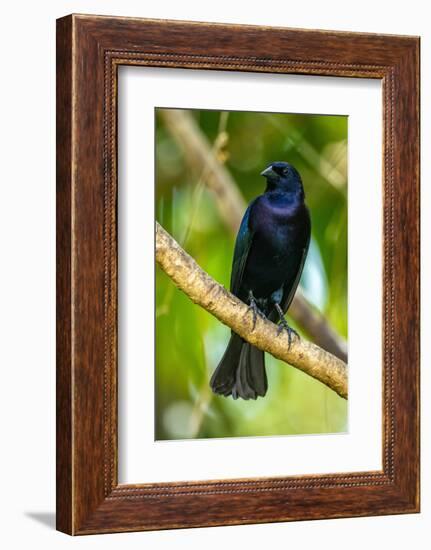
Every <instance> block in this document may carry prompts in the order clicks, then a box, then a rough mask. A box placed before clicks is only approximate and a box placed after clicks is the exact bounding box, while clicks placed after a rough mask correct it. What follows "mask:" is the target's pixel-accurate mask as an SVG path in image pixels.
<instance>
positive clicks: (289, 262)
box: [210, 162, 311, 399]
mask: <svg viewBox="0 0 431 550" xmlns="http://www.w3.org/2000/svg"><path fill="white" fill-rule="evenodd" d="M261 175H262V176H264V177H265V178H266V180H267V186H266V189H265V192H264V193H263V194H262V195H259V196H258V197H257V198H256V199H254V200H253V201H252V202H251V203H250V205H249V207H248V208H247V210H246V212H245V214H244V217H243V219H242V222H241V226H240V228H239V231H238V235H237V239H236V243H235V250H234V258H233V265H232V275H231V292H232V293H233V294H235V295H236V296H238V297H239V298H240V299H241V300H243V301H244V302H246V303H248V304H249V306H250V308H251V310H252V313H253V315H254V316H257V315H262V316H265V317H267V318H269V319H270V320H272V321H279V322H280V328H281V329H286V330H287V331H288V334H289V341H290V338H291V333H292V332H293V331H292V329H291V328H290V327H289V326H288V325H287V323H286V321H285V319H284V316H283V313H285V312H286V311H287V310H288V308H289V306H290V304H291V302H292V299H293V296H294V294H295V291H296V288H297V286H298V283H299V279H300V277H301V273H302V269H303V267H304V262H305V258H306V256H307V251H308V245H309V242H310V232H311V223H310V216H309V213H308V209H307V207H306V205H305V202H304V199H305V196H304V189H303V186H302V181H301V177H300V175H299V173H298V171H297V170H296V169H295V168H294V167H293V166H291V165H290V164H288V163H287V162H274V163H272V164H271V165H270V166H268V168H267V169H266V170H264V171H263V172H262V174H261ZM210 384H211V388H212V390H213V391H214V392H215V393H219V394H222V395H225V396H228V395H232V396H233V398H234V399H236V398H238V397H241V398H243V399H256V398H257V396H258V395H260V396H264V395H265V394H266V391H267V379H266V372H265V362H264V353H263V352H262V351H261V350H259V349H257V348H255V347H254V346H252V345H250V344H248V343H247V342H245V341H244V340H242V338H240V337H239V336H238V335H237V334H235V333H232V336H231V339H230V342H229V344H228V347H227V349H226V352H225V354H224V355H223V357H222V359H221V361H220V363H219V365H218V367H217V369H216V370H215V371H214V374H213V376H212V378H211V382H210Z"/></svg>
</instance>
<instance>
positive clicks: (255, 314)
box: [248, 293, 266, 330]
mask: <svg viewBox="0 0 431 550" xmlns="http://www.w3.org/2000/svg"><path fill="white" fill-rule="evenodd" d="M249 299H250V304H249V306H248V309H249V310H250V311H251V313H252V315H253V329H252V330H254V329H255V328H256V321H257V318H258V317H260V318H261V319H266V315H265V314H264V313H263V312H262V311H261V310H260V309H259V308H258V306H257V304H256V300H255V299H254V296H253V294H251V293H250V296H249Z"/></svg>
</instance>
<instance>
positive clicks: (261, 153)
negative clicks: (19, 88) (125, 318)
mask: <svg viewBox="0 0 431 550" xmlns="http://www.w3.org/2000/svg"><path fill="white" fill-rule="evenodd" d="M175 114H177V115H180V117H179V120H176V119H175V117H172V115H175ZM169 115H171V116H169ZM181 117H182V118H181ZM177 118H178V117H177ZM190 119H192V120H190ZM175 120H176V121H175ZM181 120H183V122H185V123H187V122H189V123H191V126H190V125H189V126H187V124H186V127H185V128H184V127H183V128H182V127H181ZM190 128H191V129H192V130H193V131H194V134H193V135H192V136H191V137H192V138H193V139H195V141H196V139H197V140H198V141H199V140H200V142H202V143H203V144H204V145H206V146H207V148H208V147H209V148H210V149H209V150H210V152H211V154H212V155H214V156H215V158H216V159H217V161H218V162H219V163H220V164H221V165H222V167H223V170H224V169H226V170H227V171H228V172H229V173H230V175H231V176H232V177H233V181H234V183H235V184H236V186H237V187H238V189H239V191H240V193H241V195H242V196H243V197H244V199H245V201H246V203H249V202H250V201H251V200H252V199H253V198H255V197H256V196H257V195H259V194H260V193H262V192H263V190H264V187H265V180H264V178H262V177H261V176H259V173H260V172H261V171H262V170H263V169H264V168H265V167H266V166H267V165H268V164H269V163H270V162H272V161H276V160H283V161H288V162H290V163H291V164H293V165H294V166H295V167H296V168H297V169H298V171H299V172H300V174H301V176H302V180H303V183H304V188H305V193H306V202H307V205H308V207H309V209H310V213H311V220H312V239H311V244H310V250H309V253H308V257H307V261H306V263H305V268H304V272H303V275H302V278H301V283H300V284H301V288H302V290H303V293H304V295H305V296H306V298H307V299H308V300H309V301H310V302H311V303H312V304H313V306H314V307H315V308H317V309H318V310H319V311H320V312H322V313H323V314H324V315H325V317H326V318H327V320H328V322H329V323H330V325H331V326H332V328H334V329H335V330H336V331H337V333H338V334H339V335H340V337H341V338H343V339H347V117H344V116H323V115H300V114H278V113H276V114H275V113H252V112H220V111H203V110H188V111H181V112H178V111H176V112H174V111H173V110H165V109H157V110H156V219H157V221H158V222H159V223H161V225H162V226H163V227H164V228H165V229H166V230H167V231H168V232H169V233H170V234H171V235H172V236H173V237H174V238H175V239H176V240H177V241H178V242H179V243H180V244H181V245H182V246H183V248H185V249H186V250H187V252H188V253H189V254H191V255H192V256H193V258H195V260H196V261H197V262H198V264H199V265H200V266H201V267H202V268H203V269H205V271H207V272H208V273H209V274H210V275H211V276H212V277H214V278H215V279H216V280H217V281H218V282H220V283H221V284H223V285H224V286H226V287H227V288H229V281H230V271H231V262H232V254H233V247H234V242H235V234H234V231H233V230H232V227H229V223H226V219H225V216H223V212H222V211H221V210H222V208H220V204H219V203H218V202H217V201H216V200H215V196H214V193H213V191H212V190H211V185H209V184H210V183H211V182H210V179H211V178H210V176H211V174H210V170H209V167H208V166H207V165H206V164H205V162H202V158H200V156H199V154H198V152H197V151H196V150H194V149H195V147H194V146H193V143H195V142H194V141H193V139H191V140H188V139H184V132H189V133H190ZM182 132H183V133H182ZM188 137H190V136H188ZM288 320H289V323H290V324H291V325H292V326H293V327H294V328H296V330H297V331H298V332H299V333H300V334H301V335H302V337H306V336H305V335H304V334H303V333H302V331H301V327H300V326H298V325H297V324H295V322H294V321H293V320H292V319H291V318H289V317H288ZM229 332H230V329H228V328H227V327H225V326H224V325H222V324H221V323H220V322H219V321H217V320H216V319H215V318H214V317H212V316H211V315H210V314H209V313H207V312H206V311H204V310H203V309H201V308H200V307H198V306H196V305H194V304H193V303H192V302H191V301H190V300H189V298H187V296H185V295H184V294H183V293H182V292H181V291H179V290H178V289H177V288H176V287H175V286H174V284H173V283H172V282H171V280H170V279H169V278H168V277H167V276H166V275H165V274H164V273H163V271H162V270H161V269H160V268H157V269H156V365H155V368H156V387H155V392H156V434H155V437H156V439H188V438H207V437H235V436H263V435H293V434H313V433H315V434H316V433H336V432H344V431H346V430H347V402H346V401H345V400H344V399H342V398H340V397H338V395H336V394H335V393H334V392H333V391H332V390H330V389H328V388H327V387H326V386H325V385H323V384H322V383H320V382H318V381H316V380H314V379H313V378H311V377H309V376H308V375H306V374H303V373H302V372H300V371H298V370H297V369H295V368H293V367H291V366H289V365H287V364H286V363H283V362H281V361H278V360H276V359H274V358H273V357H271V356H270V355H268V354H266V366H267V369H266V370H267V374H268V386H269V389H268V393H267V395H266V396H265V397H264V398H258V399H257V400H256V401H243V400H237V401H234V400H233V399H232V398H231V397H229V398H225V397H223V396H218V395H214V394H212V392H211V390H210V388H209V379H210V377H211V374H212V372H213V370H214V369H215V368H216V366H217V364H218V362H219V360H220V358H221V356H222V355H223V352H224V349H225V347H226V345H227V342H228V340H229Z"/></svg>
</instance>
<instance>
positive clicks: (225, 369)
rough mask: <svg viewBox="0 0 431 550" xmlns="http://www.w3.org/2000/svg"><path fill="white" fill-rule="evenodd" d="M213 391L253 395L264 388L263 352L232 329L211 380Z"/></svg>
mask: <svg viewBox="0 0 431 550" xmlns="http://www.w3.org/2000/svg"><path fill="white" fill-rule="evenodd" d="M210 386H211V389H212V390H213V392H214V393H219V394H221V395H224V396H228V395H232V397H233V398H234V399H238V397H241V398H242V399H256V398H257V397H258V396H259V395H260V396H262V397H263V396H264V395H265V394H266V391H267V389H268V381H267V378H266V371H265V357H264V352H263V351H261V350H260V349H258V348H256V347H254V346H252V345H251V344H249V343H248V342H246V341H245V340H243V339H242V338H241V337H240V336H238V334H235V333H232V336H231V337H230V340H229V344H228V346H227V348H226V351H225V353H224V355H223V357H222V359H221V361H220V363H219V364H218V367H217V368H216V370H215V371H214V373H213V375H212V377H211V381H210Z"/></svg>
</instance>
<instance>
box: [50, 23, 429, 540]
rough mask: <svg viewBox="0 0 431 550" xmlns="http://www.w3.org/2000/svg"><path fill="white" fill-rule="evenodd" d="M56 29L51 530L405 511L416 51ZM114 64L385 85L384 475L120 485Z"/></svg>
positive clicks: (183, 33)
mask: <svg viewBox="0 0 431 550" xmlns="http://www.w3.org/2000/svg"><path fill="white" fill-rule="evenodd" d="M57 24H58V27H57V29H58V39H57V50H58V54H57V55H58V56H57V71H58V72H57V74H58V77H57V109H58V114H57V190H58V193H57V257H58V264H57V265H58V268H57V304H58V305H57V346H58V349H57V351H58V353H57V527H58V529H60V530H61V531H64V532H66V533H70V534H86V533H98V532H112V531H131V530H146V529H166V528H174V527H194V526H206V525H223V524H237V523H254V522H269V521H289V520H295V519H317V518H329V517H344V516H361V515H373V514H392V513H406V512H416V511H418V510H419V435H418V429H419V416H418V415H419V108H418V101H419V39H418V38H416V37H400V36H384V35H375V34H355V33H340V32H331V31H305V30H295V29H280V28H269V27H252V26H240V25H221V24H206V23H187V22H178V21H175V22H169V21H155V20H143V19H127V18H111V17H94V16H75V15H74V16H68V17H66V18H63V19H60V20H59V21H58V23H57ZM122 64H126V65H127V64H134V65H142V66H143V67H145V66H157V67H184V68H187V69H195V70H199V69H203V68H206V69H217V70H233V71H255V72H265V73H274V72H281V73H288V74H316V75H330V76H352V77H357V78H364V77H368V78H378V79H382V82H383V102H384V177H383V191H384V213H383V214H384V236H383V237H384V238H383V240H384V266H383V272H384V273H383V285H384V293H383V294H384V296H383V308H382V316H383V345H384V349H383V377H384V381H383V403H384V410H383V418H384V426H383V441H382V455H383V469H382V471H378V472H351V473H346V474H333V475H332V474H330V473H328V475H324V476H321V475H319V476H318V475H310V476H297V477H295V476H293V477H287V478H275V479H272V478H259V479H239V480H229V481H226V480H211V481H208V482H193V481H191V482H186V483H155V484H145V485H133V486H132V485H118V478H117V235H116V197H117V167H116V163H117V135H116V134H117V132H116V116H117V97H116V94H117V68H118V66H119V65H122ZM148 146H149V147H153V144H152V143H151V144H148ZM149 237H150V236H149ZM377 368H379V367H378V366H377Z"/></svg>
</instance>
